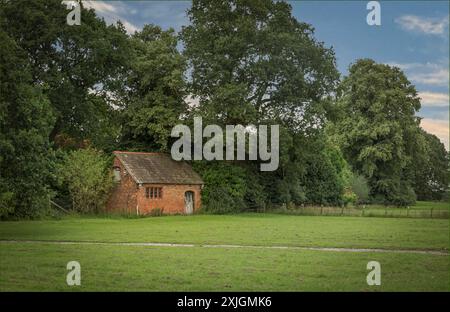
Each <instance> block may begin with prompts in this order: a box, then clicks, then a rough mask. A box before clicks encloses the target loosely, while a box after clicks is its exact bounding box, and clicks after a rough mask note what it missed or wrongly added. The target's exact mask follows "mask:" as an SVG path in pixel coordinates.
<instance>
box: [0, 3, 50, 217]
mask: <svg viewBox="0 0 450 312" xmlns="http://www.w3.org/2000/svg"><path fill="white" fill-rule="evenodd" d="M0 18H1V23H3V17H2V12H1V11H0ZM0 50H1V54H0V77H1V80H0V151H1V154H0V217H6V218H12V217H14V218H35V217H39V216H41V215H43V214H45V213H46V212H47V211H48V209H49V200H50V198H51V196H52V192H51V191H50V189H49V187H48V186H49V182H50V180H51V178H52V175H51V168H52V162H53V153H52V151H51V149H50V143H49V140H48V137H49V134H50V131H51V129H52V127H53V124H54V116H53V113H52V111H51V108H50V103H49V101H48V99H47V97H46V96H45V95H44V94H43V92H42V89H41V88H40V87H39V86H34V85H33V84H32V77H31V73H30V72H31V71H30V66H29V63H28V61H27V57H26V54H25V52H24V51H23V49H21V48H20V47H19V46H18V45H17V43H16V41H15V40H14V39H13V38H11V37H10V36H9V35H8V34H7V33H6V32H4V31H3V29H0Z"/></svg>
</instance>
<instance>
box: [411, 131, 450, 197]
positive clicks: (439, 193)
mask: <svg viewBox="0 0 450 312" xmlns="http://www.w3.org/2000/svg"><path fill="white" fill-rule="evenodd" d="M420 135H421V136H422V137H423V140H422V141H421V142H423V146H424V147H423V152H422V154H420V155H418V156H416V157H415V158H414V164H413V165H412V166H411V169H412V170H413V172H414V190H415V192H416V194H417V198H418V199H419V200H442V199H443V197H444V194H445V192H446V190H447V189H448V184H449V176H448V163H449V159H448V153H447V151H446V150H445V146H444V144H442V143H441V141H440V140H439V138H438V137H436V136H435V135H433V134H430V133H427V132H425V131H424V130H422V129H420ZM419 157H420V158H419Z"/></svg>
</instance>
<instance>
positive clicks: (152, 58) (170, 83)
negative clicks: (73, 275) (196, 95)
mask: <svg viewBox="0 0 450 312" xmlns="http://www.w3.org/2000/svg"><path fill="white" fill-rule="evenodd" d="M177 43H178V40H177V37H176V36H175V33H174V31H173V29H169V30H167V31H163V30H162V29H161V28H160V27H158V26H153V25H145V26H144V28H143V29H142V31H140V32H137V33H135V34H134V35H133V37H132V38H131V42H130V44H131V46H132V50H133V52H132V54H131V56H130V58H131V59H132V61H131V69H130V72H129V74H128V77H127V93H126V96H125V100H124V102H125V105H124V110H123V115H122V117H123V118H122V122H123V132H122V134H123V138H122V140H123V144H124V145H125V146H127V147H128V148H130V147H131V148H133V147H134V148H140V149H146V150H152V149H155V150H163V151H165V150H167V149H168V141H169V138H170V133H171V130H172V128H173V127H174V126H175V125H176V124H178V123H179V122H180V121H179V120H180V116H181V115H182V114H183V113H184V112H185V110H186V103H185V102H184V97H185V83H184V77H183V73H184V71H185V60H184V58H183V57H182V55H181V54H180V53H179V51H178V50H177Z"/></svg>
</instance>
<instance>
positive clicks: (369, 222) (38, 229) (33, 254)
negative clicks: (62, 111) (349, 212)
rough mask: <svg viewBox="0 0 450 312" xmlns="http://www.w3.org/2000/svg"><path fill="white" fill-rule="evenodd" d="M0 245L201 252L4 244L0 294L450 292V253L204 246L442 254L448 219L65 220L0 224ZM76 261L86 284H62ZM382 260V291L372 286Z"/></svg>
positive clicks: (261, 216)
mask: <svg viewBox="0 0 450 312" xmlns="http://www.w3.org/2000/svg"><path fill="white" fill-rule="evenodd" d="M0 240H3V241H5V240H18V241H20V240H23V241H33V240H38V241H49V242H50V241H76V242H158V243H178V244H180V243H190V244H195V247H155V246H124V245H108V244H105V245H56V244H51V243H45V242H39V243H38V242H35V243H32V242H1V243H0V251H1V252H0V253H1V257H0V268H1V272H0V290H2V291H10V290H64V291H72V290H106V291H109V290H127V291H132V290H137V291H160V290H166V291H169V290H171V291H177V290H204V291H222V290H224V291H227V290H230V291H231V290H255V291H256V290H260V291H269V290H274V291H277V290H278V291H281V290H286V291H297V290H308V291H309V290H315V291H326V290H339V291H344V290H349V291H419V290H425V291H431V290H438V291H449V290H450V285H449V283H450V257H449V256H448V255H435V254H410V253H395V252H373V251H370V252H348V251H347V252H342V251H316V250H299V249H258V248H247V247H245V248H227V247H218V248H206V247H201V245H202V244H228V245H248V246H250V245H251V246H303V247H308V246H309V247H340V248H382V249H392V250H393V251H394V250H403V249H409V250H416V249H417V250H435V251H436V250H439V251H447V250H448V248H449V222H448V220H442V219H406V218H358V217H313V216H310V217H308V216H287V215H279V214H241V215H228V216H217V215H196V216H189V217H185V216H171V217H156V218H139V219H122V218H67V219H63V220H58V221H20V222H1V223H0ZM71 260H76V261H79V262H80V264H81V268H82V285H81V286H78V287H69V286H67V285H66V282H65V276H66V273H67V270H66V264H67V262H68V261H71ZM371 260H375V261H379V262H380V264H381V270H382V285H381V286H368V285H367V283H366V275H367V273H368V271H367V269H366V265H367V262H368V261H371Z"/></svg>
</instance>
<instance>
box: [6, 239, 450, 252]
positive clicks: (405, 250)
mask: <svg viewBox="0 0 450 312" xmlns="http://www.w3.org/2000/svg"><path fill="white" fill-rule="evenodd" d="M0 243H2V244H4V243H6V244H22V243H26V244H52V245H106V246H142V247H185V248H189V247H202V248H244V249H285V250H314V251H333V252H381V253H407V254H427V255H440V256H448V255H450V254H449V252H448V251H437V250H420V249H382V248H340V247H300V246H255V245H227V244H217V245H216V244H172V243H156V242H148V243H120V242H87V241H43V240H0Z"/></svg>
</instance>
